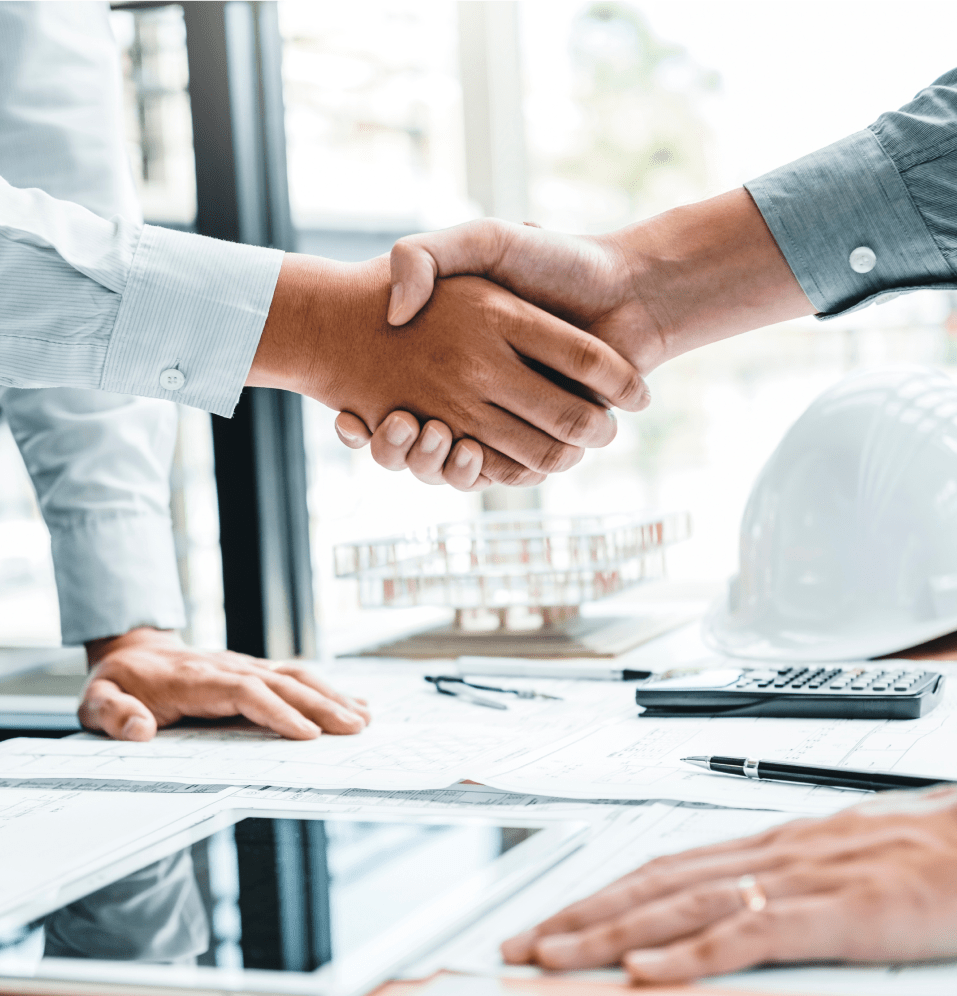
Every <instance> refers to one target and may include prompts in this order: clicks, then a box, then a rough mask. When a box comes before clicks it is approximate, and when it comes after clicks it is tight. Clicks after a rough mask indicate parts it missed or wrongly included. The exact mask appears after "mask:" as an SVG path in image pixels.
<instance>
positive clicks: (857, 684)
mask: <svg viewBox="0 0 957 996" xmlns="http://www.w3.org/2000/svg"><path fill="white" fill-rule="evenodd" d="M865 688H867V685H865V684H863V683H862V682H860V681H855V682H854V684H853V685H851V691H852V692H862V691H864V689H865Z"/></svg>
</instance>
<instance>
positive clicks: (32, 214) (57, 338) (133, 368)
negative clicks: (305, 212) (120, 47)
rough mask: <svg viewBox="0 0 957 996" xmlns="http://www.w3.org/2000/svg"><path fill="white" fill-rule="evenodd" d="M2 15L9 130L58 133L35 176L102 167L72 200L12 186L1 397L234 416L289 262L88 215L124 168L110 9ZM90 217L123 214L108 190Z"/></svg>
mask: <svg viewBox="0 0 957 996" xmlns="http://www.w3.org/2000/svg"><path fill="white" fill-rule="evenodd" d="M4 17H5V23H4V24H3V25H2V27H0V58H2V60H3V61H4V62H6V63H7V66H6V67H5V69H4V73H5V75H6V74H7V73H9V74H10V76H11V79H10V80H6V79H5V80H4V81H3V85H2V88H0V89H2V92H0V102H2V103H3V104H4V105H5V106H4V108H3V109H2V110H0V123H2V125H3V127H4V128H5V127H7V126H10V125H11V124H12V126H13V130H14V131H15V132H16V131H17V128H18V127H22V128H23V129H24V131H23V133H22V134H21V137H20V140H21V141H23V140H25V135H26V132H27V131H28V130H29V129H30V125H31V123H32V124H35V125H39V126H40V127H41V128H42V130H43V131H45V132H46V134H47V136H48V137H47V139H46V141H47V142H49V150H50V151H49V152H48V153H46V154H44V153H37V154H36V155H35V157H34V162H35V163H37V164H39V160H41V159H43V158H45V159H46V160H47V161H48V165H47V167H46V172H47V174H48V175H54V176H55V175H59V174H60V173H61V172H63V171H69V170H73V168H74V166H75V165H76V164H77V163H83V164H89V165H88V166H87V165H84V166H82V167H80V168H79V169H78V170H77V171H76V175H75V179H74V181H72V182H71V183H70V184H68V186H69V187H70V188H71V189H69V190H67V191H66V194H67V196H68V197H69V198H71V199H70V200H65V199H57V198H56V197H52V196H50V194H48V193H46V192H45V191H44V190H41V189H36V188H35V187H34V188H32V189H31V188H29V187H28V188H23V187H19V186H16V185H14V184H13V183H12V182H7V181H10V177H9V176H6V177H5V178H4V180H2V181H0V384H2V385H6V386H10V387H50V386H66V387H84V388H97V389H99V390H103V391H116V392H121V393H124V394H136V395H140V396H143V397H153V398H164V399H166V400H168V401H178V402H181V403H182V404H187V405H193V406H195V407H197V408H205V409H207V410H208V411H212V412H216V413H218V414H220V415H230V414H232V411H233V408H234V407H235V405H236V402H237V400H238V399H239V393H240V391H241V390H242V387H243V383H244V382H245V379H246V375H247V374H248V372H249V368H250V366H251V364H252V360H253V357H254V355H255V353H256V347H257V346H258V344H259V337H260V335H261V333H262V328H263V324H264V323H265V319H266V314H267V312H268V310H269V305H270V302H271V301H272V295H273V291H274V289H275V286H276V280H277V278H278V276H279V267H280V265H281V263H282V253H281V252H279V251H278V250H275V249H262V248H258V247H254V246H243V245H236V244H234V243H231V242H219V241H217V240H215V239H207V238H203V237H202V236H199V235H190V234H187V233H183V232H173V231H169V230H167V229H163V228H156V227H153V226H150V225H143V224H141V223H140V221H139V218H138V217H135V218H131V217H124V216H122V215H113V216H112V217H109V218H106V217H100V216H99V215H98V214H94V213H93V211H91V210H89V209H88V208H87V207H82V206H81V205H80V204H79V203H78V202H77V200H76V198H78V197H85V195H84V190H85V188H86V186H87V184H88V183H89V184H92V183H93V182H94V180H95V177H96V176H98V175H99V173H100V172H101V170H102V169H110V170H115V169H118V168H120V167H119V165H118V153H119V151H120V149H119V144H120V142H119V140H118V138H117V134H118V132H117V129H118V128H119V114H120V107H119V104H120V91H119V86H120V79H119V68H118V60H117V55H116V48H115V43H114V41H113V37H112V34H111V32H110V26H109V20H108V6H107V4H105V3H104V4H93V3H78V4H68V3H40V4H33V3H24V4H9V5H8V6H7V8H6V9H5V11H4ZM54 132H58V133H59V134H58V137H57V138H55V139H54V138H53V137H52V134H53V133H54ZM19 144H20V141H16V142H13V143H11V147H12V149H13V155H14V156H16V149H17V146H18V145H19ZM2 175H3V174H2V173H0V176H2ZM21 179H22V180H23V181H24V182H27V183H29V184H35V183H36V180H35V179H34V178H33V175H32V174H31V175H30V176H24V174H23V173H21ZM101 189H102V188H101ZM89 203H90V204H91V206H92V207H94V208H95V209H97V210H100V211H103V212H107V211H111V210H113V209H114V208H115V206H116V203H117V202H116V201H115V200H112V199H111V198H108V197H106V196H104V194H103V193H102V192H101V193H100V195H99V196H98V197H97V198H95V199H93V200H91V201H90V202H89ZM174 372H176V373H174ZM164 385H165V386H164Z"/></svg>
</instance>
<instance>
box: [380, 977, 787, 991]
mask: <svg viewBox="0 0 957 996" xmlns="http://www.w3.org/2000/svg"><path fill="white" fill-rule="evenodd" d="M452 978H453V977H452V976H449V979H450V980H451V979H452ZM496 981H497V982H498V988H499V991H500V992H501V993H502V994H503V996H504V994H507V993H514V994H516V996H615V994H616V993H632V994H635V993H640V994H641V996H772V994H770V993H759V992H755V991H754V990H748V992H747V993H745V992H744V991H743V990H741V989H724V988H722V989H718V988H715V987H714V986H697V985H693V984H692V985H684V986H643V987H642V988H641V989H637V988H635V987H633V986H628V985H622V984H617V983H614V982H592V981H583V980H581V979H561V978H548V979H505V978H503V979H498V980H496ZM431 982H432V980H429V981H428V982H390V983H388V984H387V985H384V986H382V987H381V988H380V989H377V990H376V992H375V994H374V996H419V994H421V996H428V989H429V987H430V985H431ZM452 985H454V983H452ZM462 988H463V990H465V989H466V988H468V989H471V986H468V984H467V983H466V984H463V986H462ZM454 991H455V990H454V989H453V988H451V987H450V988H449V989H448V993H449V996H451V994H452V993H454ZM469 996H478V994H476V993H475V991H474V990H472V992H471V993H469ZM490 996H491V994H490ZM791 996H799V994H795V993H792V994H791Z"/></svg>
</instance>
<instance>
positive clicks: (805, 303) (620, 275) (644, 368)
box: [336, 188, 814, 490]
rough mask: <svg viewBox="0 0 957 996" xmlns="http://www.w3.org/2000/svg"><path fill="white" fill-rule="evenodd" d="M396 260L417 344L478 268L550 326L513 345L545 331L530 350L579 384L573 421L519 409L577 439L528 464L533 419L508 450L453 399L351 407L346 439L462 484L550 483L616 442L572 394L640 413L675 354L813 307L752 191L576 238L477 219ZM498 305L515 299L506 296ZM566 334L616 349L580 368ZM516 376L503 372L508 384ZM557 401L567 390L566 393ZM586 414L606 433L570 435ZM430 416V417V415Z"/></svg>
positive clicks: (413, 240)
mask: <svg viewBox="0 0 957 996" xmlns="http://www.w3.org/2000/svg"><path fill="white" fill-rule="evenodd" d="M389 262H390V277H391V295H390V298H389V306H388V321H389V323H390V324H391V326H392V327H393V329H395V332H396V334H398V335H404V337H405V338H404V341H405V342H406V344H407V346H408V348H410V349H411V350H413V351H414V350H415V345H414V343H415V340H416V338H417V337H418V335H419V332H418V329H419V328H420V327H421V326H420V324H419V323H421V322H422V321H423V320H427V319H428V317H429V315H430V313H434V311H435V309H436V307H437V304H438V302H440V301H441V300H442V299H443V298H447V297H448V295H449V290H450V289H451V287H452V285H455V284H456V283H457V282H458V281H459V280H460V279H461V277H457V276H456V275H457V274H473V275H478V276H480V277H483V278H486V279H487V280H488V281H492V282H493V283H494V284H495V285H497V286H498V288H507V289H508V290H509V291H511V292H512V293H513V294H514V295H515V297H510V298H508V299H507V301H508V304H509V306H510V307H511V308H520V312H521V315H522V318H523V320H525V321H528V322H532V323H535V324H537V326H538V330H537V331H536V332H533V333H530V335H529V336H527V337H523V338H522V340H521V342H518V341H515V340H513V343H514V348H516V349H517V350H518V351H519V352H520V353H522V352H523V350H525V349H527V347H526V346H525V345H524V344H525V343H528V342H529V339H532V340H533V341H534V342H535V344H536V349H535V351H534V352H524V355H525V356H527V357H528V358H529V359H531V360H533V361H535V362H536V363H537V364H542V365H544V366H546V367H550V368H551V369H552V370H553V371H556V372H557V373H558V374H560V375H563V377H560V378H555V377H554V376H553V379H557V380H559V381H560V383H561V384H562V386H563V387H564V388H565V389H566V391H565V392H561V393H564V396H565V405H566V409H565V413H566V414H565V417H564V419H558V420H556V419H554V418H552V419H549V418H548V417H547V409H545V408H543V407H541V405H540V404H539V401H538V395H537V394H535V393H532V394H530V395H528V396H526V397H525V398H524V401H525V404H524V405H523V407H522V409H521V411H519V410H518V409H513V410H514V411H515V413H516V414H517V415H519V416H520V417H521V418H522V419H525V420H526V421H527V422H529V423H531V424H532V425H534V426H537V427H539V428H540V429H542V430H543V431H545V432H548V433H551V434H552V435H553V436H555V437H556V438H557V439H560V440H561V441H562V442H564V443H565V444H569V445H571V446H573V447H575V449H574V451H569V450H566V451H564V459H562V460H553V461H551V466H546V465H545V464H544V463H543V462H542V461H540V460H539V461H533V462H529V460H528V459H527V457H528V455H529V451H528V449H527V439H526V436H527V433H528V426H527V425H526V426H521V427H519V426H518V425H516V424H515V423H514V422H513V423H510V424H509V425H508V430H509V431H510V432H511V433H512V434H513V435H512V438H511V443H510V446H509V447H508V448H507V449H504V450H503V448H502V446H501V445H500V443H501V441H502V436H501V435H498V436H496V437H495V440H494V441H493V439H492V438H490V436H489V434H488V431H487V429H486V428H485V427H484V426H479V428H478V429H477V430H475V429H473V430H472V431H471V432H465V433H464V434H463V432H462V429H461V424H462V423H461V420H460V419H455V420H451V421H450V420H449V419H448V418H447V417H446V416H445V414H444V412H443V408H442V404H441V400H440V399H435V402H436V403H433V404H431V405H429V406H427V407H425V408H424V409H423V406H421V405H419V406H418V407H410V406H405V405H400V404H396V405H392V406H391V409H389V410H390V411H391V414H389V415H388V417H386V418H381V417H380V416H378V415H375V416H373V417H372V418H371V419H370V418H369V417H367V415H365V414H364V413H363V411H361V410H359V408H358V407H353V406H350V405H349V404H345V405H340V406H339V409H340V415H339V416H338V418H337V420H336V429H337V431H338V433H339V436H340V438H341V439H342V441H343V442H344V443H345V444H346V445H347V446H350V447H353V448H358V447H361V446H364V445H366V443H368V442H370V441H371V443H372V454H373V457H374V458H375V460H376V461H377V462H378V463H380V464H381V465H382V466H384V467H386V468H388V469H390V470H401V469H403V468H405V467H408V468H410V469H411V470H412V472H413V474H415V476H416V477H418V478H419V479H420V480H422V481H424V482H426V483H429V484H439V483H447V484H451V485H452V486H453V487H456V488H458V489H460V490H474V489H478V488H482V487H487V486H488V485H489V484H490V483H496V482H500V483H506V484H534V483H538V481H540V480H541V479H542V476H543V474H545V473H547V472H549V471H550V470H558V469H566V468H567V467H568V466H569V465H571V464H572V463H575V462H577V461H578V459H580V457H581V453H582V451H581V447H582V446H596V445H604V444H605V443H607V442H610V441H611V438H612V436H613V435H614V432H613V431H610V432H604V433H603V432H599V431H597V427H598V419H597V416H596V413H595V411H594V410H593V409H591V410H589V409H587V408H585V407H583V406H582V403H581V402H578V403H572V405H571V407H568V405H569V401H568V397H569V395H568V393H567V392H568V391H569V390H571V391H575V392H576V393H579V394H585V395H586V396H588V391H589V390H590V391H591V392H594V393H597V395H599V398H598V399H595V400H599V401H602V400H604V399H607V401H608V402H609V403H611V404H613V405H617V406H619V407H621V408H623V409H626V410H629V411H639V410H641V409H643V408H645V407H647V406H648V404H649V403H650V400H651V398H650V394H649V392H648V389H647V387H646V386H645V384H644V381H643V377H644V376H645V375H646V374H648V373H649V372H650V371H651V370H653V369H654V368H655V367H657V366H658V365H659V364H661V363H662V362H664V361H665V360H668V359H670V358H671V357H674V356H677V355H678V354H680V353H683V352H686V351H688V350H690V349H694V348H696V347H698V346H702V345H705V344H706V343H710V342H714V341H716V340H718V339H723V338H726V337H728V336H731V335H736V334H738V333H740V332H744V331H747V330H749V329H754V328H759V327H761V326H764V325H770V324H773V323H775V322H779V321H783V320H785V319H788V318H794V317H798V316H801V315H807V314H811V313H813V311H814V308H813V306H812V305H811V302H810V301H809V300H808V298H807V297H806V295H805V294H804V292H803V291H802V289H801V287H800V285H799V284H798V282H797V281H796V280H795V278H794V276H793V274H792V273H791V270H790V268H789V267H788V265H787V262H786V261H785V259H784V257H783V255H782V254H781V251H780V250H779V248H778V246H777V244H776V242H775V241H774V238H773V237H772V235H771V232H770V230H769V229H768V227H767V225H766V224H765V222H764V219H763V218H762V216H761V214H760V212H759V211H758V209H757V207H756V205H755V204H754V202H753V201H752V200H751V197H750V195H749V194H748V192H747V191H746V190H744V189H743V188H741V189H739V190H734V191H731V192H729V193H727V194H723V195H721V196H720V197H715V198H712V199H711V200H708V201H703V202H701V203H700V204H695V205H690V206H688V207H685V208H678V209H675V210H672V211H668V212H666V213H665V214H663V215H659V216H658V217H656V218H652V219H650V220H648V221H645V222H641V223H639V224H636V225H632V226H630V227H629V228H625V229H622V230H620V231H618V232H613V233H610V234H607V235H601V236H574V235H563V234H558V233H554V232H546V231H543V230H541V229H539V228H536V227H533V226H524V225H514V224H508V223H506V222H501V221H496V220H492V219H489V220H485V221H478V222H470V223H468V224H466V225H460V226H458V227H457V228H452V229H447V230H445V231H442V232H433V233H430V234H427V235H414V236H409V237H407V238H404V239H400V240H399V241H398V242H397V243H396V244H395V246H394V247H393V249H392V253H391V256H390V261H389ZM479 286H481V287H482V288H483V292H484V293H485V294H488V295H490V296H491V297H493V298H495V294H494V292H493V291H491V289H490V285H489V284H488V283H483V284H481V285H475V289H476V293H478V287H479ZM517 299H521V301H518V300H517ZM496 300H497V301H499V302H500V303H501V304H502V305H503V306H504V305H505V304H506V299H502V298H497V299H496ZM520 306H521V307H520ZM556 319H557V320H558V323H557V324H556ZM563 323H567V325H566V324H563ZM559 329H562V330H564V332H565V341H566V342H567V344H568V347H570V348H573V349H577V348H580V344H581V343H582V340H581V339H580V338H579V337H578V336H576V335H575V334H574V333H576V332H577V333H578V335H580V334H581V333H585V334H587V336H588V337H590V338H591V340H592V342H594V343H598V344H601V345H602V346H603V348H602V349H601V350H599V351H597V352H595V353H594V354H592V356H591V358H590V362H589V363H587V364H582V363H575V362H569V359H570V358H569V357H567V356H566V354H565V353H563V351H562V349H561V348H558V341H559V340H558V339H557V338H556V333H557V332H558V330H559ZM578 330H581V332H578ZM605 347H607V348H605ZM609 350H611V351H613V352H614V353H617V354H618V357H619V361H618V364H615V365H613V364H612V361H611V360H610V358H609ZM621 361H624V362H625V363H626V366H625V367H622V366H620V363H621ZM629 368H630V369H629ZM479 369H482V368H481V367H480V368H479ZM597 369H601V370H602V371H603V372H604V371H606V370H607V371H612V370H613V371H614V375H613V376H612V378H611V381H612V383H617V384H619V385H620V386H619V390H618V391H617V392H614V391H613V392H612V393H609V391H608V389H607V387H603V386H602V383H603V384H605V385H607V384H608V383H609V378H608V377H607V376H606V377H605V378H603V380H602V382H601V383H600V378H599V377H598V376H596V373H597ZM509 373H510V372H509V371H508V370H502V371H501V374H502V376H503V378H504V379H507V378H508V376H509ZM617 378H621V379H620V380H619V379H617ZM568 379H571V380H572V381H578V382H579V385H580V386H576V385H574V384H570V383H569V382H568ZM535 383H538V382H537V381H535ZM550 395H551V396H552V397H556V395H555V393H554V389H552V390H551V392H550ZM511 397H512V395H508V396H507V397H506V398H505V400H504V404H506V405H508V404H509V403H510V400H511ZM592 397H593V395H592ZM497 403H498V404H499V405H501V404H503V401H502V400H498V402H497ZM365 410H368V406H365ZM586 411H588V412H589V414H588V419H589V422H588V424H589V425H590V426H593V427H594V430H595V431H592V432H589V433H569V432H568V431H567V429H568V427H569V426H570V425H573V424H575V423H577V422H578V421H579V419H584V418H585V413H586ZM572 413H574V414H572ZM423 415H425V416H427V418H428V419H429V420H428V421H424V419H423ZM556 429H559V430H561V429H564V430H565V431H564V432H562V431H558V432H556ZM463 435H465V436H468V435H472V436H474V439H475V440H477V441H478V442H477V443H476V442H472V441H471V440H469V439H467V438H462V437H463ZM479 443H483V444H486V445H481V446H480V445H478V444H479ZM496 448H497V449H499V450H502V452H504V453H505V454H506V455H507V456H508V457H510V458H511V460H510V461H509V462H507V463H506V462H503V460H502V458H501V454H499V453H495V452H493V450H494V449H496ZM515 463H524V464H525V467H526V468H528V470H527V471H521V470H519V469H518V468H516V467H515Z"/></svg>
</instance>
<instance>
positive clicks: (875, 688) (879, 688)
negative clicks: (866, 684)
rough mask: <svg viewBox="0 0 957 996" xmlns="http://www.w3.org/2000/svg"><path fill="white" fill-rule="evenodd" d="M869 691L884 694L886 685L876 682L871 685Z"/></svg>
mask: <svg viewBox="0 0 957 996" xmlns="http://www.w3.org/2000/svg"><path fill="white" fill-rule="evenodd" d="M871 691H872V692H886V691H887V685H885V684H884V682H883V681H881V682H878V683H876V684H873V685H871Z"/></svg>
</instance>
